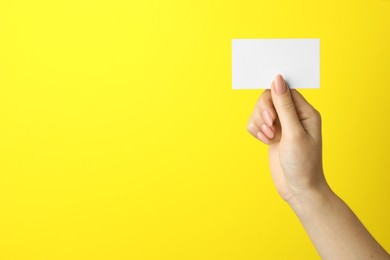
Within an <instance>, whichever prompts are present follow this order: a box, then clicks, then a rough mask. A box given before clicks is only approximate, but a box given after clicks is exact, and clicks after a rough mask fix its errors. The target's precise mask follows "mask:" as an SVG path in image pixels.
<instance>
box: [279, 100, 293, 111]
mask: <svg viewBox="0 0 390 260" xmlns="http://www.w3.org/2000/svg"><path fill="white" fill-rule="evenodd" d="M280 107H281V108H282V109H283V110H285V111H294V110H295V105H294V103H293V101H292V100H291V99H283V100H282V101H281V102H280Z"/></svg>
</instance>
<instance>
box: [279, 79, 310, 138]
mask: <svg viewBox="0 0 390 260" xmlns="http://www.w3.org/2000/svg"><path fill="white" fill-rule="evenodd" d="M271 96H272V101H273V104H274V106H275V109H276V112H277V115H278V117H279V120H280V124H281V126H282V134H283V136H286V137H288V136H296V135H299V134H301V133H302V132H303V128H302V125H301V123H300V121H299V117H298V114H297V111H296V109H295V104H294V100H293V98H292V96H291V91H290V89H289V88H288V86H287V84H286V82H285V81H284V79H283V77H282V76H281V75H280V74H279V75H277V76H276V77H275V80H274V82H273V83H272V86H271Z"/></svg>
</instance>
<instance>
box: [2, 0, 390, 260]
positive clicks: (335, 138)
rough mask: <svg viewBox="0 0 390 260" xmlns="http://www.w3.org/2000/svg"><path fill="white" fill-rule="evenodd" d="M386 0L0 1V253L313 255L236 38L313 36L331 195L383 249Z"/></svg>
mask: <svg viewBox="0 0 390 260" xmlns="http://www.w3.org/2000/svg"><path fill="white" fill-rule="evenodd" d="M389 27H390V1H389V0H365V1H362V0H361V1H357V0H355V1H352V0H351V1H339V0H335V1H325V0H323V1H289V0H285V1H279V0H272V1H254V0H252V1H248V0H240V1H226V0H224V1H222V0H221V1H210V0H201V1H182V0H177V1H158V0H155V1H141V0H139V1H124V0H123V1H120V0H81V1H80V0H69V1H53V0H46V1H44V0H35V1H27V0H1V1H0V259H5V260H6V259H7V260H8V259H40V260H42V259H318V258H319V257H318V255H317V253H316V251H315V250H314V248H313V247H312V245H311V243H310V241H309V239H308V238H307V236H306V234H305V233H304V230H303V229H302V227H301V226H300V223H299V221H298V220H297V218H296V217H295V216H294V214H293V212H292V211H291V210H290V208H289V207H288V206H287V205H286V204H285V203H284V202H283V201H282V200H281V199H280V198H279V197H278V195H277V193H276V191H275V189H274V187H273V184H272V182H271V178H270V174H269V169H268V164H267V150H266V147H265V146H262V145H261V144H260V142H258V141H256V140H255V139H253V138H252V137H251V136H250V135H249V134H248V133H247V132H246V122H247V120H248V118H249V115H250V113H251V110H252V108H253V106H254V103H255V101H256V99H257V97H258V96H259V94H260V93H261V91H259V90H252V91H233V90H232V89H231V40H232V38H289V37H292V38H300V37H305V38H311V37H312V38H320V39H321V88H320V89H319V90H304V91H302V92H303V94H304V95H305V96H306V97H307V99H308V100H309V101H311V102H312V103H313V104H314V106H316V107H317V108H318V109H319V110H320V111H321V112H322V116H323V124H324V125H323V134H324V165H325V170H326V175H327V177H328V180H329V182H330V184H331V186H332V187H333V188H334V190H335V191H336V192H337V193H338V194H339V195H340V196H341V197H342V198H344V199H345V201H346V202H347V203H348V204H349V205H350V206H351V207H352V208H353V209H354V210H355V212H356V214H357V215H358V216H359V217H360V218H361V220H362V221H363V222H364V223H365V224H366V226H367V227H368V229H369V230H370V231H371V232H372V233H373V235H374V236H375V237H376V238H377V239H378V240H379V241H380V242H381V243H382V244H383V246H384V247H385V248H386V249H387V250H390V221H389V219H390V208H389V198H390V190H389V188H388V187H389V185H390V174H389V158H388V151H389V148H390V137H389V133H390V117H389V111H390V102H389V100H390V83H389V82H390V81H389V78H388V76H389V68H390V51H389V46H390V30H389Z"/></svg>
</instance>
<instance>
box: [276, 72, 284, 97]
mask: <svg viewBox="0 0 390 260" xmlns="http://www.w3.org/2000/svg"><path fill="white" fill-rule="evenodd" d="M286 90H287V86H286V83H285V82H284V79H283V77H282V75H280V74H278V75H276V77H275V92H276V94H278V95H281V94H283V93H284V92H286Z"/></svg>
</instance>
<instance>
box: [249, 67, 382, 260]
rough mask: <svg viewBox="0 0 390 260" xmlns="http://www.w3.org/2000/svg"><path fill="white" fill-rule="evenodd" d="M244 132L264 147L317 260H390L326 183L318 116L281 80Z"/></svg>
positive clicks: (275, 178)
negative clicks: (248, 133) (308, 238)
mask: <svg viewBox="0 0 390 260" xmlns="http://www.w3.org/2000/svg"><path fill="white" fill-rule="evenodd" d="M248 131H249V132H250V133H251V134H252V135H253V136H255V137H256V138H258V139H259V140H260V141H262V142H263V143H265V144H267V145H268V147H269V161H270V168H271V175H272V179H273V181H274V184H275V186H276V188H277V190H278V192H279V194H280V195H281V197H282V198H283V199H284V200H285V201H286V202H287V203H288V204H289V205H290V206H291V208H292V209H293V211H294V212H295V214H296V215H297V217H298V218H299V220H300V221H301V223H302V225H303V227H304V228H305V230H306V232H307V234H308V235H309V237H310V239H311V241H312V242H313V244H314V246H315V247H316V249H317V251H318V253H319V254H320V256H321V257H322V258H323V259H343V260H348V259H390V256H389V254H388V253H387V252H386V251H385V250H384V249H383V248H382V247H381V246H380V245H379V244H378V242H376V241H375V239H374V238H373V237H372V236H371V235H370V233H369V232H368V231H367V230H366V228H365V227H364V226H363V224H362V223H361V222H360V221H359V219H358V218H357V217H356V216H355V214H354V213H353V212H352V210H351V209H350V208H349V207H348V206H347V205H346V204H345V203H344V202H343V201H342V200H341V199H340V198H339V197H337V195H336V194H334V193H333V191H332V190H331V188H330V187H329V185H328V183H327V182H326V179H325V177H324V173H323V168H322V137H321V117H320V114H319V113H318V112H317V111H316V110H315V109H314V108H313V107H312V106H311V105H310V104H309V103H308V102H307V101H306V100H305V99H304V98H303V96H302V95H301V94H300V93H299V92H298V91H296V90H290V89H289V88H288V87H287V85H286V83H285V81H284V79H283V78H282V76H280V75H278V76H277V77H276V78H275V80H274V82H273V83H272V86H271V90H266V91H264V92H263V94H262V95H261V96H260V98H259V100H258V102H257V104H256V107H255V109H254V112H253V114H252V116H251V118H250V120H249V122H248Z"/></svg>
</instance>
